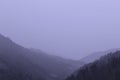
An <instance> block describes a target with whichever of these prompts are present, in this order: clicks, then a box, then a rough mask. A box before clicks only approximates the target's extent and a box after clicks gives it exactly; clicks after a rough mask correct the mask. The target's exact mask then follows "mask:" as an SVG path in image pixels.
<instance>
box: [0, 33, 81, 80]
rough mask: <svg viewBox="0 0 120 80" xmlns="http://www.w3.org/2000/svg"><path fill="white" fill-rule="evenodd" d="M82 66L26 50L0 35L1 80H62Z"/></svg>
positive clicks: (76, 62)
mask: <svg viewBox="0 0 120 80" xmlns="http://www.w3.org/2000/svg"><path fill="white" fill-rule="evenodd" d="M82 64H83V63H81V62H79V61H74V60H68V59H63V58H60V57H56V56H52V55H48V54H46V53H44V52H42V51H40V50H39V51H36V50H30V49H27V48H24V47H22V46H20V45H18V44H16V43H14V42H13V41H12V40H10V39H9V38H7V37H4V36H2V35H0V73H1V75H0V80H14V79H15V80H61V79H63V78H65V77H66V76H68V75H69V74H70V73H72V72H73V71H74V70H76V69H78V67H80V65H82ZM3 73H4V74H3ZM3 76H5V77H6V76H7V77H6V78H7V79H6V78H5V79H4V78H3ZM8 76H9V77H8ZM14 77H15V78H14ZM19 77H21V78H19ZM8 78H9V79H8Z"/></svg>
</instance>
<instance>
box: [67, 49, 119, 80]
mask: <svg viewBox="0 0 120 80" xmlns="http://www.w3.org/2000/svg"><path fill="white" fill-rule="evenodd" d="M66 80H120V51H117V52H115V53H110V54H108V55H106V56H104V57H102V58H101V59H100V60H98V61H95V62H93V63H90V64H87V65H85V66H84V67H82V68H80V70H78V71H77V72H75V73H74V74H73V75H71V76H70V77H68V78H67V79H66Z"/></svg>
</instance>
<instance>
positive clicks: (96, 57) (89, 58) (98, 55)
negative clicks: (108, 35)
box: [80, 48, 120, 64]
mask: <svg viewBox="0 0 120 80" xmlns="http://www.w3.org/2000/svg"><path fill="white" fill-rule="evenodd" d="M118 50H120V48H116V49H110V50H107V51H100V52H95V53H92V54H90V55H88V56H86V57H84V58H82V59H80V61H83V62H85V64H87V63H91V62H94V61H95V60H99V59H100V58H101V57H102V56H104V55H107V54H108V53H114V52H116V51H118Z"/></svg>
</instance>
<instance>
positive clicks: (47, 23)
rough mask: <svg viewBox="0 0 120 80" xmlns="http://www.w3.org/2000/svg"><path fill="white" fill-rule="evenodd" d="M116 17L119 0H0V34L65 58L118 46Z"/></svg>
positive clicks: (119, 18)
mask: <svg viewBox="0 0 120 80" xmlns="http://www.w3.org/2000/svg"><path fill="white" fill-rule="evenodd" d="M119 21H120V1H119V0H0V33H1V34H3V35H5V36H8V37H10V38H11V39H12V40H13V41H15V42H16V43H18V44H20V45H22V46H24V47H27V48H37V49H41V50H43V51H45V52H47V53H49V54H53V55H58V56H62V57H65V58H71V59H80V58H82V57H84V56H86V55H89V54H90V53H93V52H96V51H97V52H98V51H104V50H107V49H112V48H120V37H119V36H120V31H119V30H120V22H119Z"/></svg>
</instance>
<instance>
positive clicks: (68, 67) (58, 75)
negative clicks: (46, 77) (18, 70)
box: [31, 49, 84, 80]
mask: <svg viewBox="0 0 120 80" xmlns="http://www.w3.org/2000/svg"><path fill="white" fill-rule="evenodd" d="M31 50H32V51H33V52H36V53H37V54H35V55H34V54H33V55H34V57H33V55H32V61H34V63H36V64H38V65H41V66H42V67H44V69H45V70H46V71H47V73H49V74H50V76H53V77H54V79H55V80H56V79H57V80H58V79H60V80H61V79H63V78H65V77H67V76H68V75H70V74H71V73H72V72H74V71H75V70H77V69H78V68H79V67H80V66H82V65H83V64H84V63H83V62H81V61H75V60H69V59H64V58H61V57H58V56H53V55H52V56H51V55H49V54H46V53H44V52H42V51H41V50H36V49H31Z"/></svg>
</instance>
